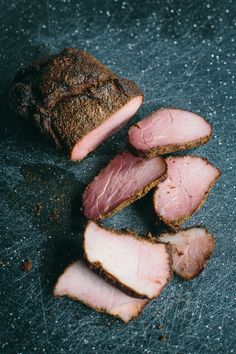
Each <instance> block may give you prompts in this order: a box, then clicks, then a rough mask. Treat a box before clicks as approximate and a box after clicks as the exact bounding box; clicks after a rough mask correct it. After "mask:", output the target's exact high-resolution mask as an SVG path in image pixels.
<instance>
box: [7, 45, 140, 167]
mask: <svg viewBox="0 0 236 354" xmlns="http://www.w3.org/2000/svg"><path fill="white" fill-rule="evenodd" d="M142 101H143V95H142V93H141V91H140V90H139V88H138V87H137V85H136V84H135V83H134V82H133V81H130V80H127V79H122V78H119V77H118V76H117V75H116V74H114V73H113V72H112V71H111V70H110V69H108V68H107V67H106V66H105V65H103V64H102V63H100V62H99V61H98V60H97V59H95V58H94V57H93V56H91V55H90V54H88V53H85V52H83V51H81V50H79V49H73V48H69V49H65V50H63V51H62V52H61V53H59V54H57V55H53V56H49V57H47V58H43V59H42V60H40V61H38V62H36V63H33V64H32V65H31V66H29V67H28V68H25V69H23V70H22V71H21V72H20V73H19V74H18V75H17V77H16V79H15V82H14V85H13V87H12V89H11V91H10V106H11V108H12V109H13V110H14V111H15V112H16V113H18V114H19V115H21V116H22V117H24V118H28V119H31V120H32V121H33V122H34V124H35V125H36V126H37V127H38V128H39V129H40V131H41V132H42V133H43V134H45V135H47V136H49V137H50V138H51V139H52V140H53V141H54V143H55V144H56V145H57V146H58V147H62V148H64V149H65V150H66V151H67V152H68V153H69V155H70V157H71V159H72V160H81V159H82V158H84V157H85V156H86V155H87V154H88V153H89V152H91V151H93V150H94V149H95V148H96V147H97V146H98V145H99V144H101V143H102V142H103V141H104V140H105V139H107V138H108V137H109V136H111V135H112V134H114V133H115V132H116V131H117V130H119V129H120V128H121V127H122V126H124V125H125V124H126V123H127V122H128V121H129V120H130V119H131V117H132V116H133V115H134V114H135V113H136V111H137V110H138V109H139V107H140V105H141V104H142Z"/></svg>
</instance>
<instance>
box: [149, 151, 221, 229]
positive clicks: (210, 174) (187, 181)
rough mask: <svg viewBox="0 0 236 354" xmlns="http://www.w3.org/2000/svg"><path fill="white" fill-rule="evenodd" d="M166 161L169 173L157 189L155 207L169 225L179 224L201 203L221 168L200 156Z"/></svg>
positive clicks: (181, 157)
mask: <svg viewBox="0 0 236 354" xmlns="http://www.w3.org/2000/svg"><path fill="white" fill-rule="evenodd" d="M166 163H167V175H168V177H167V179H166V180H165V181H164V182H162V183H160V184H159V186H158V187H157V189H156V191H155V193H154V208H155V211H156V213H157V215H158V216H159V217H160V218H161V219H162V220H163V221H164V222H165V223H166V224H167V225H169V226H171V227H173V228H177V227H179V226H181V225H182V224H183V223H184V222H185V221H186V220H188V219H189V218H190V217H191V216H192V214H193V213H194V212H195V211H197V210H198V209H199V208H200V207H201V205H202V204H203V202H204V201H205V199H206V197H207V195H208V193H209V192H210V190H211V188H212V187H213V185H214V183H215V182H216V180H217V179H218V178H219V176H220V171H219V170H218V169H217V168H216V167H214V166H213V165H211V164H210V163H209V162H208V161H207V159H204V158H201V157H197V156H190V155H189V156H175V157H168V158H167V159H166Z"/></svg>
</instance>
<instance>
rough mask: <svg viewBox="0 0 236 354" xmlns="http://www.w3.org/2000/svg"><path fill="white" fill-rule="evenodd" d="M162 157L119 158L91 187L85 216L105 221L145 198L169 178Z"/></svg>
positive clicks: (88, 188) (87, 197)
mask: <svg viewBox="0 0 236 354" xmlns="http://www.w3.org/2000/svg"><path fill="white" fill-rule="evenodd" d="M165 173H166V164H165V162H164V160H163V159H161V158H160V157H155V158H153V159H149V160H147V159H143V158H141V157H137V156H133V155H132V154H130V153H128V152H124V153H121V154H119V155H117V156H116V157H115V158H114V159H113V160H111V161H110V163H109V164H108V165H107V166H106V167H105V168H104V169H102V170H101V172H100V173H99V175H98V176H97V177H95V179H94V180H93V181H92V182H91V183H90V184H89V185H88V187H87V188H86V190H85V192H84V195H83V207H84V215H85V216H86V217H87V218H88V219H92V220H101V219H102V218H104V217H106V216H110V215H111V214H113V213H115V212H117V211H119V210H121V209H122V208H124V207H126V206H127V205H129V204H130V203H132V202H134V201H135V200H137V199H139V198H141V197H142V196H143V195H144V194H146V193H147V192H148V191H149V190H150V189H151V188H153V187H155V186H156V185H157V184H158V183H159V182H160V181H161V180H163V179H164V178H165Z"/></svg>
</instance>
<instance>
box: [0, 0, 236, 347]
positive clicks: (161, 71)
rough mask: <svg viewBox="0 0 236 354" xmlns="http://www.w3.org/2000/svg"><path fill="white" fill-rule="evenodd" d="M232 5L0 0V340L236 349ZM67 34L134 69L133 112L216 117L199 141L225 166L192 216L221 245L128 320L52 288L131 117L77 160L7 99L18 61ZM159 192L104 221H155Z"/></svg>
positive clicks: (144, 228)
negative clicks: (138, 98) (209, 135)
mask: <svg viewBox="0 0 236 354" xmlns="http://www.w3.org/2000/svg"><path fill="white" fill-rule="evenodd" d="M235 15H236V6H235V1H234V0H231V1H220V0H219V1H200V0H199V1H181V0H176V1H152V0H149V1H142V2H141V1H140V2H138V1H123V2H121V1H120V0H117V1H110V2H109V1H86V0H85V1H83V2H82V1H70V0H63V1H53V0H49V1H47V2H46V1H42V2H41V1H36V0H34V1H26V0H13V1H7V0H2V1H1V2H0V18H1V19H0V28H1V36H0V40H1V51H0V60H1V65H0V77H1V80H0V89H1V97H0V104H1V143H0V152H1V153H0V155H1V162H0V166H1V199H0V200H1V218H0V233H1V238H0V259H1V265H0V274H1V276H0V277H1V278H0V279H1V283H0V294H1V296H0V352H1V353H34V352H36V353H50V354H51V353H70V352H71V353H80V354H83V353H103V354H105V353H178V354H179V353H181V354H182V353H184V354H185V353H189V354H190V353H191V354H192V353H227V354H228V353H234V352H235V346H236V343H235V302H234V300H235V287H234V283H235V269H234V268H235V227H236V225H235V164H234V162H235V161H234V156H235V128H236V123H235V121H236V117H235V106H236V105H235V102H236V97H235V96H236V95H235V92H236V90H235V68H236V65H235V63H236V62H235V61H236V58H235V51H236V45H235V32H236V28H235ZM65 46H75V47H80V48H82V49H85V50H88V51H90V52H91V53H92V54H94V55H95V56H97V58H98V59H100V60H101V61H102V62H104V63H106V64H108V65H109V66H110V67H111V68H112V69H114V70H115V71H117V72H118V73H120V74H122V75H123V76H127V77H129V78H132V79H134V80H136V81H137V83H138V84H139V85H140V87H141V89H142V90H143V91H144V93H145V98H146V99H145V103H144V105H143V106H142V108H141V110H140V112H139V113H138V114H137V115H136V117H135V120H139V119H141V118H142V117H144V115H146V114H147V113H149V112H151V111H152V110H153V109H155V108H157V107H160V106H172V105H173V106H177V107H182V108H185V109H189V110H192V111H195V112H199V113H201V114H202V115H203V116H206V117H207V118H208V119H209V120H210V121H211V122H212V123H213V125H214V138H213V139H212V140H211V141H210V143H209V144H207V145H206V146H202V147H201V148H199V149H198V150H196V151H194V152H193V153H194V154H199V155H202V156H207V157H208V158H209V160H210V161H211V162H212V163H214V164H215V165H217V166H218V167H219V168H220V169H221V170H222V177H221V179H220V181H219V182H218V183H217V185H216V186H215V187H214V190H213V191H212V192H211V194H210V196H209V198H208V200H207V202H206V203H205V205H204V207H203V208H202V209H201V210H200V211H199V212H198V213H197V214H196V215H195V216H194V217H193V218H192V219H191V221H190V222H189V223H188V225H193V224H205V225H206V226H207V227H208V228H209V230H210V231H211V232H213V233H214V234H215V236H216V251H215V254H214V257H213V258H212V259H211V261H210V262H209V264H208V266H207V268H206V270H205V271H204V272H203V274H202V275H201V276H199V277H198V278H197V279H195V280H193V281H191V282H183V281H181V280H180V279H178V278H175V279H174V280H173V281H172V282H171V283H170V284H169V285H168V287H167V288H166V289H165V291H164V292H163V294H162V295H161V297H160V298H159V299H156V300H155V301H153V302H152V303H150V304H149V305H148V306H147V307H146V309H145V311H144V312H143V314H142V315H141V316H140V318H138V319H137V320H135V321H133V322H132V323H130V324H129V325H124V324H123V323H121V322H119V321H118V320H116V319H113V318H111V317H108V316H105V315H101V314H98V313H96V312H94V311H92V310H90V309H88V308H86V307H85V306H83V305H81V304H79V303H75V302H72V301H70V300H68V299H59V300H55V299H54V298H53V297H52V285H53V283H54V281H55V279H56V277H57V276H58V274H59V273H60V272H61V270H62V269H63V267H64V266H65V265H66V264H68V263H69V262H70V261H71V260H72V259H73V258H74V257H77V256H78V255H79V254H80V253H81V251H80V242H81V235H82V230H83V223H84V220H83V218H82V216H81V215H80V212H79V209H80V206H81V193H82V191H83V190H84V188H85V186H86V184H87V183H88V182H89V181H90V180H91V179H92V178H93V177H94V176H95V174H96V173H97V172H98V171H99V169H100V167H101V166H102V165H104V164H105V163H106V162H107V161H109V159H110V158H111V157H112V156H114V154H115V153H117V152H118V151H120V150H121V149H123V148H124V147H125V139H126V133H127V128H125V129H123V131H122V132H120V133H119V134H117V135H116V137H115V138H113V139H110V140H109V141H108V142H106V143H105V144H104V145H103V146H102V147H101V148H99V149H98V150H97V151H96V153H94V154H92V155H90V156H89V157H88V158H87V159H86V160H84V161H83V162H82V163H80V164H79V165H77V164H75V163H72V162H70V161H68V160H67V159H66V158H65V156H64V155H63V154H62V153H61V152H59V151H55V150H54V148H53V147H52V146H51V145H49V144H48V143H47V142H45V140H44V139H43V138H42V137H41V136H39V135H38V133H37V132H36V131H35V130H33V129H32V127H31V126H30V125H29V124H28V123H27V122H23V121H20V119H19V118H18V117H15V116H14V115H13V114H11V113H10V112H9V110H8V108H7V92H8V89H9V87H10V83H11V80H12V78H13V76H14V74H15V72H16V70H17V69H18V68H19V67H21V66H22V65H24V64H26V63H29V62H30V61H31V60H33V59H36V58H39V57H40V56H42V55H45V54H48V53H54V52H57V51H59V50H61V49H62V48H63V47H65ZM150 201H151V195H148V196H147V197H146V198H144V199H143V200H141V201H139V202H137V203H136V204H133V205H132V206H130V207H129V208H127V209H126V210H124V211H122V212H120V213H119V214H117V215H116V216H114V217H113V218H111V219H109V220H107V221H106V224H107V225H112V226H113V227H117V228H124V227H128V228H130V229H133V230H135V231H137V232H139V233H141V234H145V233H147V232H148V231H152V232H153V233H156V234H157V233H158V232H159V231H160V227H159V226H158V225H156V222H155V218H154V216H153V212H152V207H151V203H150ZM24 259H30V260H32V263H33V268H32V270H31V271H30V272H28V273H23V272H22V270H21V264H22V261H23V260H24ZM161 336H163V337H164V338H163V339H164V340H162V341H161V340H160V339H161V338H162V337H161Z"/></svg>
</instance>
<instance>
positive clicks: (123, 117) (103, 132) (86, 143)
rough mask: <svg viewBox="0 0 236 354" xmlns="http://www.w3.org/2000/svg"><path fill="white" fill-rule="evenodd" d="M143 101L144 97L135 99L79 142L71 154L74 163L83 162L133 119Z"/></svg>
mask: <svg viewBox="0 0 236 354" xmlns="http://www.w3.org/2000/svg"><path fill="white" fill-rule="evenodd" d="M142 101H143V98H142V96H137V97H134V98H133V99H131V100H130V101H129V102H128V103H127V104H126V105H124V107H122V108H121V109H120V110H119V111H117V112H116V113H114V114H113V115H112V116H111V117H110V118H108V119H107V120H106V121H105V122H104V123H102V124H101V125H100V126H99V127H98V128H96V129H94V130H92V131H91V132H90V133H88V134H87V135H86V136H85V137H84V138H83V139H82V140H80V141H78V142H77V143H76V144H75V146H74V148H73V150H72V152H71V159H72V160H74V161H78V160H82V159H83V158H84V157H85V156H87V155H88V154H89V153H90V152H91V151H93V150H95V149H96V147H98V146H99V145H100V144H102V143H103V142H104V141H105V140H106V139H108V138H109V137H110V136H112V135H113V134H115V133H116V132H117V131H118V130H119V129H121V128H122V127H123V126H124V125H125V124H126V123H127V122H128V121H129V120H130V119H131V118H132V117H133V115H134V114H135V113H136V112H137V110H138V109H139V107H140V106H141V104H142Z"/></svg>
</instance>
